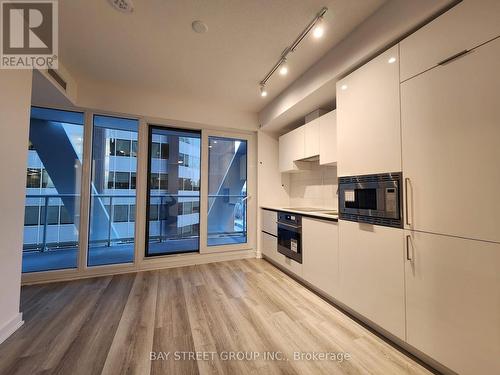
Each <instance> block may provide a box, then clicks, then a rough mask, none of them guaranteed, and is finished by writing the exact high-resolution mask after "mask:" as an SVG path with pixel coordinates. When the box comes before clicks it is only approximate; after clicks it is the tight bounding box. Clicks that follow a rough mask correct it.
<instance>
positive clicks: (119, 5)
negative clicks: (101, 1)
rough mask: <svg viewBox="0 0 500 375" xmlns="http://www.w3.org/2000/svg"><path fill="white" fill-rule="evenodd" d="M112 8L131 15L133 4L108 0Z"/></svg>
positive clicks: (119, 0)
mask: <svg viewBox="0 0 500 375" xmlns="http://www.w3.org/2000/svg"><path fill="white" fill-rule="evenodd" d="M108 1H109V3H110V4H111V5H112V6H113V8H115V9H117V10H119V11H120V12H123V13H132V12H133V11H134V4H133V3H132V0H108Z"/></svg>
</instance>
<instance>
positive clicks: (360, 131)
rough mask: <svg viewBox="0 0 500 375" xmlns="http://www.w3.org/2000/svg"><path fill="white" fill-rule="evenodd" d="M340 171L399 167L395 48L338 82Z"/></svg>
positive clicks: (341, 173)
mask: <svg viewBox="0 0 500 375" xmlns="http://www.w3.org/2000/svg"><path fill="white" fill-rule="evenodd" d="M337 137H338V142H337V147H338V175H339V176H353V175H362V174H372V173H385V172H398V171H401V130H400V107H399V51H398V46H394V47H392V48H390V49H389V50H387V51H385V52H384V53H382V54H381V55H379V56H378V57H376V58H375V59H373V60H371V61H370V62H369V63H367V64H366V65H364V66H362V67H361V68H360V69H358V70H356V71H355V72H353V73H351V74H350V75H348V76H347V77H345V78H344V79H342V80H340V81H339V82H337Z"/></svg>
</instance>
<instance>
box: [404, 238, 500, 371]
mask: <svg viewBox="0 0 500 375" xmlns="http://www.w3.org/2000/svg"><path fill="white" fill-rule="evenodd" d="M406 234H407V235H409V234H411V237H410V239H411V240H409V242H408V244H409V246H410V249H409V250H410V254H409V255H410V258H412V259H413V262H410V261H406V266H405V268H406V270H405V273H406V319H407V341H408V343H409V344H410V345H412V346H414V347H415V348H417V349H419V350H420V351H422V352H424V353H426V354H428V355H429V356H431V357H432V358H434V359H436V360H437V361H438V362H440V363H442V364H443V365H445V366H447V367H449V368H450V369H452V370H454V371H456V372H457V373H460V374H464V375H465V374H471V375H473V374H500V361H499V353H500V244H493V243H488V242H482V241H473V240H465V239H461V238H455V237H447V236H441V235H434V234H428V233H421V232H410V231H407V232H406Z"/></svg>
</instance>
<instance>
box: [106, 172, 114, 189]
mask: <svg viewBox="0 0 500 375" xmlns="http://www.w3.org/2000/svg"><path fill="white" fill-rule="evenodd" d="M114 181H115V172H108V183H107V186H108V189H114V188H115V185H114Z"/></svg>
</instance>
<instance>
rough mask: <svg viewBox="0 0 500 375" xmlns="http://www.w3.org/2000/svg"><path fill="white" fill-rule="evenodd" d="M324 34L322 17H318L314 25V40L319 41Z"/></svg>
mask: <svg viewBox="0 0 500 375" xmlns="http://www.w3.org/2000/svg"><path fill="white" fill-rule="evenodd" d="M324 33H325V25H324V22H323V17H320V18H318V21H317V22H316V25H314V29H313V36H314V37H315V38H316V39H319V38H321V37H322V36H323V34H324Z"/></svg>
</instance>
